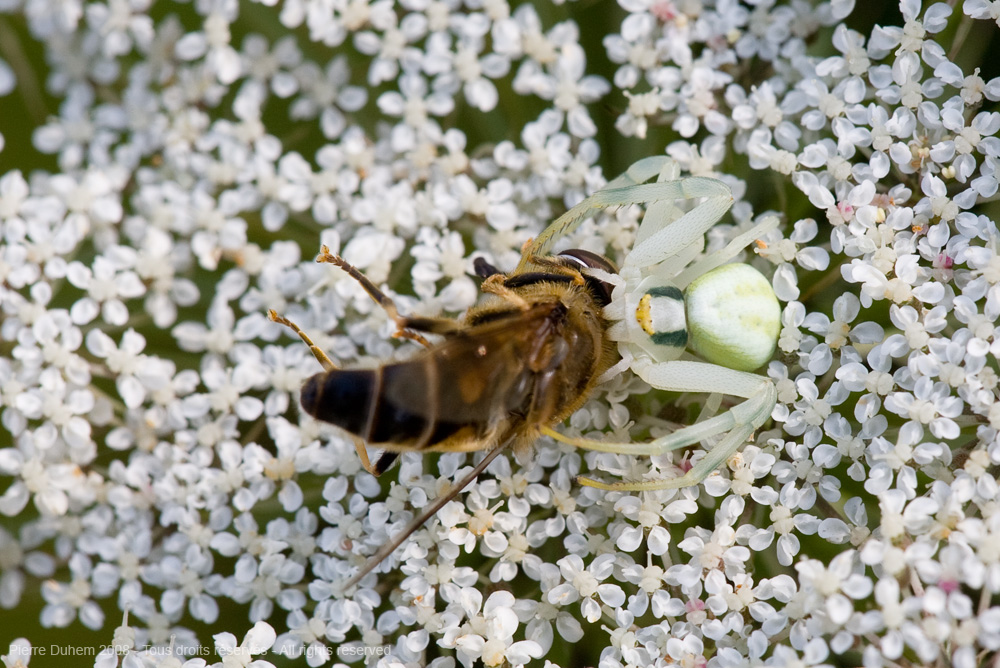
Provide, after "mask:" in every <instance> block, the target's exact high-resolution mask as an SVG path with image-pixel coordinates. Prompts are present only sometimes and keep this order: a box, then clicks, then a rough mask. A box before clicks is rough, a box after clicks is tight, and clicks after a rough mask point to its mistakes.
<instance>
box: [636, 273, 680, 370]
mask: <svg viewBox="0 0 1000 668" xmlns="http://www.w3.org/2000/svg"><path fill="white" fill-rule="evenodd" d="M635 321H636V323H637V324H638V326H639V328H640V329H641V330H642V332H643V333H644V334H645V336H646V338H647V340H648V341H649V343H651V344H652V345H653V346H656V347H658V348H659V347H661V346H665V347H668V348H676V349H677V351H678V354H679V352H680V351H681V350H683V349H684V347H685V346H686V345H687V340H688V334H687V319H686V317H685V314H684V293H683V292H681V291H680V290H679V289H678V288H676V287H674V286H672V285H665V286H656V287H651V288H649V289H647V290H646V291H645V292H643V293H642V295H641V296H640V297H639V301H638V303H637V304H636V307H635ZM643 347H647V346H643Z"/></svg>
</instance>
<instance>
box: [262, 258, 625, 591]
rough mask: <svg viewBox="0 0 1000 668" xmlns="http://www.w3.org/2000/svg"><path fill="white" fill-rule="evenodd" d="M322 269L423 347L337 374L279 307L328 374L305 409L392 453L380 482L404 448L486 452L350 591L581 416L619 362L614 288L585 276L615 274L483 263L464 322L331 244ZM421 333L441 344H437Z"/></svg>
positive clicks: (585, 261) (536, 261) (547, 263)
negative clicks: (377, 279) (476, 488)
mask: <svg viewBox="0 0 1000 668" xmlns="http://www.w3.org/2000/svg"><path fill="white" fill-rule="evenodd" d="M317 261H319V262H326V263H330V264H335V265H337V266H338V267H340V268H341V269H343V270H344V271H346V272H347V273H348V274H350V276H351V277H352V278H353V279H354V280H356V281H357V282H358V283H359V284H360V285H361V286H362V287H363V288H364V289H365V291H366V292H367V293H368V294H369V295H370V296H371V298H372V299H374V300H375V302H376V303H378V304H379V305H380V306H381V307H382V308H383V309H385V311H386V313H387V314H388V315H389V317H390V318H392V319H393V320H394V321H395V323H396V327H397V332H396V335H397V336H400V337H403V338H409V339H413V340H415V341H418V342H420V343H421V344H423V345H424V346H426V350H424V351H422V352H419V353H417V354H416V355H414V356H413V357H412V358H410V359H408V360H406V361H403V362H394V363H390V364H384V365H382V366H379V367H377V368H374V369H341V368H339V367H338V366H337V365H336V364H334V362H333V361H332V360H331V359H330V358H329V357H327V355H326V353H324V352H323V351H322V350H321V349H320V348H319V347H318V346H316V344H314V343H313V342H312V340H311V339H310V338H309V336H308V335H306V333H305V332H303V331H302V330H301V329H300V328H299V326H298V325H296V324H295V323H293V322H292V321H290V320H288V319H287V318H283V317H281V316H280V315H278V314H277V313H275V312H274V311H268V317H269V318H270V319H271V320H272V321H274V322H277V323H280V324H283V325H286V326H287V327H290V328H291V329H292V330H294V331H295V332H296V333H297V334H298V335H299V337H300V338H301V339H302V340H303V341H304V342H305V343H306V345H308V346H309V349H310V350H311V351H312V353H313V355H314V356H315V357H316V359H317V361H319V363H320V364H321V365H322V366H323V368H324V369H325V371H323V372H321V373H318V374H316V375H314V376H312V377H311V378H309V379H308V380H307V381H306V382H305V383H304V384H303V386H302V392H301V397H300V401H301V403H302V408H303V409H304V410H305V411H306V412H307V413H309V414H310V415H312V416H313V417H315V418H317V419H319V420H323V421H325V422H329V423H331V424H334V425H337V426H338V427H340V428H342V429H344V430H346V431H348V432H350V433H351V434H354V435H355V436H357V437H358V439H359V441H364V442H365V443H368V444H370V445H374V446H377V447H380V448H382V449H383V450H384V453H383V454H382V455H381V456H380V457H379V458H378V460H377V461H376V462H375V463H374V465H372V464H371V462H370V461H369V459H368V455H367V452H366V450H365V448H364V446H363V445H362V444H361V443H360V442H359V443H356V445H357V447H358V455H359V456H360V457H361V461H362V464H363V465H364V467H365V469H367V470H368V471H370V472H371V473H374V474H375V475H378V474H380V473H382V472H384V471H385V470H386V469H388V468H389V466H391V464H392V463H393V462H394V461H395V459H396V458H397V457H398V456H399V454H398V453H400V452H405V451H408V450H437V451H452V452H468V451H472V450H481V449H486V448H489V452H487V453H486V455H485V456H484V457H483V458H482V459H481V460H480V461H479V463H478V464H476V466H475V467H473V469H472V471H470V472H469V473H468V474H467V475H466V476H465V477H464V478H462V479H461V480H459V481H458V482H456V483H455V485H454V486H453V487H452V489H451V490H450V491H449V492H447V493H446V494H443V495H441V496H440V497H438V498H437V499H436V500H434V501H433V502H431V503H430V504H428V505H427V506H425V507H424V508H423V509H422V511H421V513H420V514H418V515H417V516H416V517H415V518H414V519H413V521H412V522H411V523H410V525H409V526H408V527H407V528H406V529H404V530H403V531H401V532H399V533H398V534H397V535H396V536H395V537H394V538H392V539H391V540H389V541H388V542H386V543H383V544H382V546H381V547H380V548H379V549H378V550H377V551H376V552H375V554H373V555H372V556H371V557H370V558H369V559H368V561H367V562H366V563H365V564H364V565H363V566H362V567H361V568H360V569H359V570H358V571H357V572H356V573H355V574H354V575H353V576H352V577H351V578H349V579H348V580H347V581H346V582H345V583H344V588H345V589H348V588H350V587H352V586H354V585H355V584H357V583H358V582H359V581H360V580H361V578H362V577H364V576H365V575H366V574H367V573H369V572H370V571H371V570H372V569H373V568H375V566H377V565H378V564H379V563H380V562H381V561H382V559H384V558H385V557H387V556H388V555H389V554H391V553H392V552H393V550H395V549H396V548H397V547H399V545H401V544H402V542H403V541H404V540H405V539H406V537H407V536H409V535H410V534H411V533H412V532H413V531H415V530H416V529H417V528H418V527H420V526H421V525H423V523H424V522H426V521H427V520H428V519H429V518H430V517H432V516H433V515H434V514H435V513H436V512H437V511H438V510H440V509H441V508H442V507H443V506H444V504H445V503H447V502H448V500H449V499H451V498H454V496H455V495H456V494H457V493H458V492H460V491H461V490H462V489H464V488H465V487H466V486H467V485H469V484H470V483H471V482H472V481H473V480H475V479H476V477H477V476H478V475H479V474H480V473H482V472H483V471H484V470H485V469H486V467H487V466H488V465H489V463H490V462H491V461H493V459H494V458H496V457H497V456H498V455H499V453H500V452H501V451H502V450H503V449H505V448H506V447H509V446H513V447H514V448H515V449H526V448H528V447H530V446H531V444H532V443H534V441H535V439H536V438H537V437H538V435H539V433H540V432H541V431H542V430H543V429H546V428H549V427H551V426H553V425H555V424H557V423H558V422H561V421H562V420H563V419H565V418H566V417H568V416H569V415H570V414H571V413H572V412H573V411H575V410H576V409H577V408H579V407H580V406H581V405H582V404H583V402H584V401H586V400H587V397H588V396H589V395H590V392H591V391H592V390H593V388H594V385H595V384H596V381H597V379H598V378H599V377H600V376H601V374H603V373H604V372H605V371H606V370H607V369H609V368H610V367H611V366H612V365H613V364H614V363H615V361H616V360H617V359H618V352H617V350H616V347H615V346H614V345H613V344H612V342H611V341H610V340H609V338H608V336H607V327H608V323H607V322H606V321H605V319H604V316H603V308H604V307H605V306H606V305H607V304H608V303H609V302H610V301H611V290H612V288H611V286H610V285H608V284H607V283H604V282H603V281H600V280H598V279H596V278H594V277H592V276H588V275H586V274H585V273H583V271H582V270H583V269H585V268H588V267H591V268H597V269H600V270H602V271H605V272H611V273H616V272H617V269H616V268H615V266H614V265H613V264H612V263H611V262H610V261H609V260H607V259H606V258H603V257H601V256H600V255H596V254H594V253H591V252H589V251H584V250H569V251H565V252H563V253H560V254H559V255H557V256H545V257H538V256H534V255H526V256H525V257H523V258H522V261H521V264H520V265H519V266H518V269H517V270H516V271H514V272H513V273H512V274H510V275H504V274H503V273H501V272H500V271H499V270H497V269H496V268H495V267H493V266H491V265H489V264H488V263H486V262H485V261H483V260H481V259H480V260H477V261H476V273H477V274H479V276H480V277H482V278H483V279H484V281H483V292H485V293H487V294H488V297H487V298H486V299H485V300H484V301H483V303H482V304H479V305H477V306H474V307H473V308H471V309H469V311H468V312H467V313H466V315H465V318H463V319H462V320H449V319H444V318H420V317H406V316H402V315H400V314H399V312H398V311H397V310H396V305H395V304H394V303H393V301H392V299H391V298H390V297H388V296H387V295H386V294H384V293H383V292H382V291H381V290H379V289H378V288H377V287H376V286H375V285H374V284H373V283H372V282H371V281H369V280H368V279H367V278H366V277H365V276H364V274H362V273H361V272H359V271H358V270H357V269H356V268H354V267H353V266H351V265H350V264H348V263H347V262H346V261H345V260H344V259H343V258H341V257H339V256H336V255H333V254H331V253H330V252H329V250H328V249H327V248H326V247H323V249H322V252H321V253H320V256H319V257H318V258H317ZM420 332H426V333H429V334H435V335H439V336H441V337H442V341H441V342H440V343H438V344H434V345H432V344H430V343H429V342H428V341H427V340H426V339H425V338H424V337H423V335H422V334H421V333H420Z"/></svg>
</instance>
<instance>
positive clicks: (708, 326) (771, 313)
mask: <svg viewBox="0 0 1000 668" xmlns="http://www.w3.org/2000/svg"><path fill="white" fill-rule="evenodd" d="M684 301H685V305H686V310H687V327H688V341H689V343H690V345H691V348H692V349H694V351H695V352H697V353H698V354H699V355H700V356H701V357H703V358H705V359H706V360H707V361H709V362H712V363H713V364H721V365H723V366H727V367H729V368H730V369H737V370H740V371H753V370H754V369H757V368H759V367H760V366H761V365H763V364H764V363H765V362H767V361H768V360H770V359H771V355H773V354H774V347H775V343H776V342H777V340H778V332H779V330H780V329H781V307H780V306H779V305H778V299H777V298H776V297H775V296H774V290H773V289H772V288H771V284H770V282H769V281H768V280H767V279H766V278H764V276H763V275H762V274H761V273H760V272H759V271H757V270H756V269H754V268H753V267H751V266H750V265H746V264H725V265H722V266H721V267H718V268H716V269H713V270H712V271H710V272H708V273H706V274H704V275H703V276H700V277H699V278H697V279H696V280H694V281H693V282H692V283H691V284H690V285H689V286H688V288H687V290H686V291H685V300H684Z"/></svg>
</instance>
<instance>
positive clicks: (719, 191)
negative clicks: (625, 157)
mask: <svg viewBox="0 0 1000 668" xmlns="http://www.w3.org/2000/svg"><path fill="white" fill-rule="evenodd" d="M679 175H680V170H679V168H678V166H677V164H676V163H675V162H674V161H673V160H671V159H670V158H667V157H665V156H658V157H653V158H646V159H644V160H640V161H638V162H637V163H635V164H634V165H632V166H631V167H629V169H628V171H626V172H625V173H624V174H622V175H621V176H619V177H617V178H615V179H613V180H612V181H610V182H609V183H608V184H607V185H606V186H605V187H604V188H601V189H600V190H598V191H597V192H595V193H594V194H592V195H591V196H590V197H588V198H586V199H585V200H583V201H582V202H580V203H579V204H577V205H576V206H574V207H573V208H572V209H570V210H569V211H567V212H566V213H564V214H563V215H562V216H560V217H559V218H557V219H556V220H555V221H553V222H552V224H550V225H549V226H548V227H547V228H545V230H544V231H543V232H542V233H541V234H539V235H538V236H537V237H536V238H535V239H534V240H533V241H532V242H531V243H530V244H529V245H528V247H526V248H525V249H524V252H523V253H522V256H521V262H520V264H519V265H518V267H517V270H516V271H515V273H517V272H521V271H524V270H525V267H526V266H527V265H528V264H530V263H531V262H532V258H536V257H542V256H545V255H547V254H548V253H549V251H550V250H551V248H552V246H553V245H554V244H555V242H556V241H557V240H558V239H559V238H560V237H562V236H565V235H567V234H569V233H570V232H572V231H573V230H575V229H576V228H577V227H578V226H579V225H580V223H582V222H583V221H584V220H586V219H587V217H588V216H590V215H592V214H593V213H595V212H596V211H598V210H600V209H607V208H609V207H618V206H625V205H628V204H650V207H649V210H648V211H647V213H646V217H645V220H646V221H658V222H659V223H660V224H658V225H653V226H647V227H646V229H645V230H644V229H643V226H640V229H639V232H638V235H637V240H636V246H635V247H634V248H633V249H632V254H635V253H636V252H637V251H638V253H639V254H638V255H636V257H635V259H634V261H633V264H634V265H635V266H638V267H646V266H649V265H651V264H656V263H658V262H661V261H662V260H663V259H664V257H669V256H670V255H674V254H676V253H677V252H678V251H679V250H681V249H684V248H687V247H689V246H690V245H691V244H692V243H694V242H696V241H698V240H699V239H700V237H701V236H703V235H704V233H705V231H707V230H708V229H709V228H710V227H712V225H714V224H715V223H716V222H718V220H719V219H720V218H722V214H724V213H725V212H726V211H727V210H728V209H729V207H730V206H732V204H733V194H732V191H731V190H730V189H729V186H727V185H726V184H725V183H723V182H722V181H718V180H716V179H710V178H706V177H703V176H691V177H687V178H683V179H681V178H678V177H679ZM653 177H656V179H657V180H656V181H655V182H654V183H644V181H647V180H649V179H651V178H653ZM688 199H703V201H702V202H701V203H700V204H698V205H697V206H695V207H694V208H693V209H692V210H691V211H688V212H687V213H683V212H682V211H681V210H680V209H678V208H677V207H675V206H673V204H672V203H673V202H675V201H678V200H688ZM671 223H678V225H677V226H676V228H675V227H670V228H669V230H668V229H665V228H666V227H667V226H670V225H671ZM643 225H644V226H645V225H646V224H645V222H644V224H643Z"/></svg>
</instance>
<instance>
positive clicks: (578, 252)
mask: <svg viewBox="0 0 1000 668" xmlns="http://www.w3.org/2000/svg"><path fill="white" fill-rule="evenodd" d="M559 257H561V258H565V259H566V262H567V263H573V264H578V265H580V266H581V267H583V268H584V269H600V270H601V271H606V272H608V273H609V274H617V273H618V267H616V266H615V263H614V262H612V261H611V260H609V259H608V258H606V257H604V256H603V255H598V254H597V253H591V252H590V251H588V250H583V249H582V248H570V249H569V250H565V251H563V252H562V253H559ZM583 277H584V279H585V280H586V281H587V287H588V288H589V289H590V292H591V294H593V295H594V297H595V298H596V299H597V300H598V301H599V302H600V303H601V306H607V305H608V304H610V303H611V291H612V290H614V286H613V285H611V284H610V283H606V282H605V281H602V280H600V279H598V278H594V277H593V276H587V275H586V274H584V275H583Z"/></svg>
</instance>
